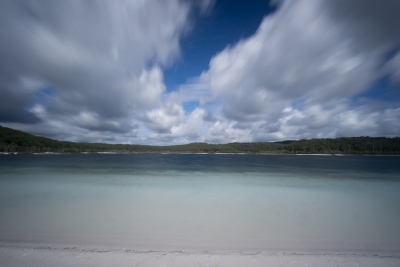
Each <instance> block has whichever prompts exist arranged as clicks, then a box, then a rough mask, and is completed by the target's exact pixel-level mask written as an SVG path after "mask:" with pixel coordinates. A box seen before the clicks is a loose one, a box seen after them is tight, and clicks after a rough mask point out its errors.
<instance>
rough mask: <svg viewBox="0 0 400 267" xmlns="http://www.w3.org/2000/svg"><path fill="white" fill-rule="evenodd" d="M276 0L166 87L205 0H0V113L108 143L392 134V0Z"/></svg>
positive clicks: (398, 55)
mask: <svg viewBox="0 0 400 267" xmlns="http://www.w3.org/2000/svg"><path fill="white" fill-rule="evenodd" d="M279 3H280V4H279V8H278V10H277V11H276V12H275V13H273V14H271V15H268V16H266V17H265V18H264V19H263V21H262V23H261V25H260V26H259V28H258V30H257V31H256V33H255V34H254V35H253V36H251V37H249V38H247V39H243V40H241V41H240V42H238V43H236V44H227V47H226V48H225V49H224V50H223V51H220V52H218V53H217V54H216V55H215V56H214V57H213V58H212V59H210V64H209V69H207V70H204V72H203V73H201V74H200V73H199V77H193V78H192V79H191V80H190V81H188V83H187V84H182V85H181V87H180V88H179V89H178V90H176V91H171V90H167V88H166V85H165V84H164V70H165V69H166V68H168V67H169V66H171V65H173V64H174V62H176V61H177V60H179V58H180V57H181V48H180V40H181V38H182V37H183V36H185V35H189V34H190V31H191V28H192V27H193V26H194V25H195V21H194V20H193V18H194V16H193V14H194V12H199V13H201V14H203V15H204V16H206V15H207V14H208V13H209V12H210V10H211V9H212V6H213V1H209V0H207V1H179V0H176V1H175V0H169V1H156V0H154V1H153V0H142V1H137V0H135V1H93V2H92V1H43V0H41V1H17V0H13V1H11V0H10V1H1V2H0V40H1V43H0V57H1V61H0V96H1V97H0V124H1V125H3V126H7V127H12V128H15V129H20V130H24V131H28V132H30V133H34V134H39V135H44V136H48V137H52V138H56V139H61V140H71V141H89V142H111V143H149V144H176V143H188V142H195V141H206V142H218V143H220V142H222V143H227V142H248V141H276V140H285V139H300V138H314V137H321V138H322V137H340V136H360V135H369V136H399V135H400V126H399V125H400V124H399V123H398V122H399V121H400V105H399V91H398V90H399V88H400V71H399V70H400V52H399V51H400V50H399V48H400V16H398V13H399V10H400V2H399V1H396V0H393V1H389V0H385V1H374V0H356V1H346V0H321V1H318V0H315V1H311V0H304V1H302V0H296V1H289V0H287V1H279ZM380 84H384V85H385V88H383V87H382V88H383V89H382V88H381V89H380V87H379V86H378V85H380ZM382 86H383V85H382ZM383 91H384V92H383ZM188 106H190V108H189V107H188Z"/></svg>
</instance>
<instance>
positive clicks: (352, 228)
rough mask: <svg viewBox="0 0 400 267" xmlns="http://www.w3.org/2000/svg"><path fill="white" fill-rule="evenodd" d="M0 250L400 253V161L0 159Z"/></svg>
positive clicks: (156, 157)
mask: <svg viewBox="0 0 400 267" xmlns="http://www.w3.org/2000/svg"><path fill="white" fill-rule="evenodd" d="M0 218H1V219H0V242H16V243H21V242H23V243H29V242H32V243H40V244H42V243H46V244H68V245H74V246H92V247H93V246H95V247H102V246H118V247H125V248H132V249H144V248H146V249H179V250H184V249H194V250H218V251H232V250H235V251H237V250H239V251H244V250H245V251H249V250H257V251H268V250H290V251H299V250H306V251H310V250H312V251H384V252H396V253H399V252H400V227H399V226H398V225H399V222H400V157H383V156H381V157H378V156H376V157H375V156H374V157H372V156H364V157H352V156H345V157H332V156H283V155H282V156H280V155H279V156H277V155H274V156H270V155H191V154H187V155H162V154H154V155H152V154H144V155H140V154H138V155H122V154H121V155H120V154H116V155H109V154H106V155H98V154H87V155H2V156H0Z"/></svg>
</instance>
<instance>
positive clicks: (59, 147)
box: [0, 126, 400, 155]
mask: <svg viewBox="0 0 400 267" xmlns="http://www.w3.org/2000/svg"><path fill="white" fill-rule="evenodd" d="M0 153H2V154H7V153H10V154H14V153H21V154H33V153H207V154H217V153H237V154H239V153H245V154H308V155H311V154H328V155H400V137H394V138H385V137H367V136H361V137H342V138H334V139H332V138H327V139H307V140H306V139H302V140H287V141H281V142H251V143H229V144H208V143H190V144H185V145H172V146H151V145H135V144H103V143H84V142H80V143H76V142H67V141H58V140H53V139H50V138H46V137H40V136H35V135H32V134H28V133H25V132H22V131H18V130H14V129H10V128H6V127H2V126H0Z"/></svg>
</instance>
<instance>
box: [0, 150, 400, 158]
mask: <svg viewBox="0 0 400 267" xmlns="http://www.w3.org/2000/svg"><path fill="white" fill-rule="evenodd" d="M78 154H82V155H94V154H97V155H133V154H143V155H145V154H148V155H151V154H158V155H264V156H265V155H270V156H331V157H343V156H400V155H392V154H327V153H323V154H315V153H310V154H307V153H300V154H291V153H197V152H182V153H180V152H114V151H101V152H32V153H30V152H0V155H78Z"/></svg>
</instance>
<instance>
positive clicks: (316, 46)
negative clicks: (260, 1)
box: [201, 0, 400, 142]
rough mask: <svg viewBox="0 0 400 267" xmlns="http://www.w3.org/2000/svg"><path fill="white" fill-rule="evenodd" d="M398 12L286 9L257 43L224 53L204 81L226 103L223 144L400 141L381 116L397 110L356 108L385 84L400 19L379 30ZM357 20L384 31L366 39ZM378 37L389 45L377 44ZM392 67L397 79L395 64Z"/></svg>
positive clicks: (340, 6)
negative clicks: (362, 138) (359, 99)
mask: <svg viewBox="0 0 400 267" xmlns="http://www.w3.org/2000/svg"><path fill="white" fill-rule="evenodd" d="M356 2H357V1H356ZM389 6H391V7H389ZM396 6H398V2H397V3H396V2H393V1H384V3H381V2H379V3H377V2H375V3H374V2H373V1H358V2H357V3H354V4H349V3H348V2H346V1H338V2H336V1H289V0H287V1H284V2H283V3H281V7H280V9H279V10H278V11H277V12H276V13H274V14H273V15H270V16H267V17H265V18H264V20H263V22H262V23H261V25H260V27H259V29H258V30H257V32H256V33H255V34H254V35H253V36H251V37H250V38H248V39H244V40H241V41H240V42H239V43H237V44H236V45H234V46H232V47H230V46H228V47H227V48H225V49H224V50H223V51H222V52H220V53H218V54H217V55H216V56H214V57H213V58H212V60H211V61H210V66H209V70H207V71H205V72H203V73H202V75H201V81H202V82H203V83H209V86H210V90H211V92H212V93H213V95H214V97H216V98H217V99H219V101H221V103H222V112H223V113H222V115H223V117H225V118H226V119H223V120H221V121H218V123H217V124H216V125H215V126H214V128H213V129H214V130H215V129H217V130H216V132H218V133H224V132H225V134H222V136H223V137H221V138H220V140H225V141H224V142H227V141H236V140H239V139H242V140H253V141H257V140H283V139H299V138H312V137H336V136H354V135H372V136H377V135H390V136H393V135H395V134H396V133H397V135H399V134H400V132H398V131H397V132H396V131H387V130H383V129H386V128H387V127H390V126H389V124H386V126H385V127H383V128H382V127H378V125H380V121H381V119H382V116H385V117H390V116H393V117H396V116H397V115H396V114H397V113H396V112H394V110H393V109H392V108H391V106H393V104H392V103H390V104H387V105H386V106H385V105H383V106H381V108H380V109H379V110H375V111H374V110H371V109H370V108H368V106H369V105H371V106H372V105H373V103H372V101H366V102H364V103H363V104H362V106H357V105H356V104H354V103H352V98H353V97H356V96H357V95H358V94H361V93H363V92H365V91H367V90H368V89H369V88H370V87H371V85H372V83H373V82H374V81H376V80H377V79H378V78H380V77H382V76H381V75H382V74H383V73H384V72H383V71H380V70H379V68H380V66H382V60H383V58H384V55H385V53H387V52H388V51H390V49H393V48H394V47H396V46H395V45H396V42H397V41H399V40H400V38H399V37H400V19H399V17H394V16H392V22H391V23H389V24H385V23H381V20H386V19H383V17H384V16H385V12H386V13H388V15H393V12H389V11H390V10H391V8H392V9H393V8H396ZM359 9H361V10H362V11H359ZM372 10H374V11H373V12H372ZM352 12H357V13H358V14H357V17H353V15H352ZM374 12H375V13H374ZM389 13H390V14H389ZM343 21H345V22H346V23H343ZM359 21H373V22H377V24H378V25H379V27H378V26H377V27H375V28H370V29H369V30H370V31H369V32H366V31H365V24H363V23H360V22H359ZM367 25H369V24H368V23H367ZM388 26H390V27H394V28H392V29H387V27H388ZM380 30H384V31H385V34H384V35H383V34H382V32H380ZM357 31H362V32H363V34H359V33H358V32H357ZM389 32H390V33H391V35H390V34H389ZM364 35H367V36H364ZM379 36H381V37H382V38H383V37H385V39H384V40H383V41H379V40H376V37H379ZM365 42H367V43H365ZM387 65H388V67H387V71H388V72H389V73H391V75H392V77H393V79H394V80H396V79H397V76H398V74H397V68H396V67H397V65H398V64H397V57H393V59H392V60H391V61H390V62H389V63H388V64H387ZM389 114H390V115H389ZM388 121H393V119H390V118H388ZM218 125H224V126H222V127H221V126H218ZM240 125H246V127H247V130H246V131H236V132H234V131H233V129H236V128H235V127H239V128H243V127H241V126H240ZM217 126H218V127H219V128H218V127H217ZM222 128H224V129H225V130H224V131H223V130H222ZM218 129H219V130H218ZM228 130H232V131H233V133H236V134H228V133H227V131H228ZM389 132H390V134H389Z"/></svg>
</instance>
